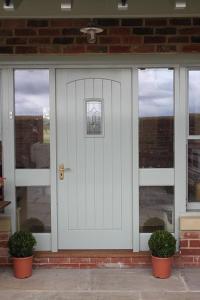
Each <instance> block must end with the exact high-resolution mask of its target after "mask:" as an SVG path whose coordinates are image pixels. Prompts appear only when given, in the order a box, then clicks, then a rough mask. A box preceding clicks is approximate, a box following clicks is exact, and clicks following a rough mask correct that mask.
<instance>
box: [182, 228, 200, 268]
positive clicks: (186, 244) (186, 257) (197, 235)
mask: <svg viewBox="0 0 200 300" xmlns="http://www.w3.org/2000/svg"><path fill="white" fill-rule="evenodd" d="M180 255H181V258H182V264H183V265H190V266H200V230H199V231H196V230H195V231H193V230H187V231H181V234H180Z"/></svg>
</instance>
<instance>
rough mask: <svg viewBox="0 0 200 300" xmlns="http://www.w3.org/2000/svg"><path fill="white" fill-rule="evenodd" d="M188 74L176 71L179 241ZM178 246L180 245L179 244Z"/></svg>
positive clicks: (176, 204) (176, 221) (177, 217)
mask: <svg viewBox="0 0 200 300" xmlns="http://www.w3.org/2000/svg"><path fill="white" fill-rule="evenodd" d="M185 84H186V72H185V68H183V67H181V68H180V69H177V70H175V123H174V124H175V139H174V141H175V156H174V161H175V195H174V196H175V198H174V199H175V237H176V239H177V240H178V239H179V217H180V215H181V214H183V213H185V212H186V157H187V156H186V86H185ZM177 245H178V243H177Z"/></svg>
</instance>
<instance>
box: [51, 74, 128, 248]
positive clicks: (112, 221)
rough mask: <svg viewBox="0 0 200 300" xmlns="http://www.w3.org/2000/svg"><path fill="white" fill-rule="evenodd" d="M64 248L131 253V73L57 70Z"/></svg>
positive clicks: (60, 215) (60, 235)
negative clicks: (124, 250)
mask: <svg viewBox="0 0 200 300" xmlns="http://www.w3.org/2000/svg"><path fill="white" fill-rule="evenodd" d="M56 86H57V89H56V99H57V146H58V157H57V163H58V166H57V167H58V168H59V166H60V165H62V164H63V165H64V178H60V175H62V174H59V172H58V246H59V249H132V125H131V124H132V122H131V117H132V113H131V71H130V70H128V69H122V70H121V69H95V70H94V69H81V70H80V69H77V70H76V69H68V70H57V74H56Z"/></svg>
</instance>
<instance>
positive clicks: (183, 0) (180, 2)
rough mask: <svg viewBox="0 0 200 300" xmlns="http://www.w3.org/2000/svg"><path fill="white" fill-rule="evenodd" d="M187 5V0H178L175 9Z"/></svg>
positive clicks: (183, 7)
mask: <svg viewBox="0 0 200 300" xmlns="http://www.w3.org/2000/svg"><path fill="white" fill-rule="evenodd" d="M186 7H187V1H186V0H176V1H175V9H185V8H186Z"/></svg>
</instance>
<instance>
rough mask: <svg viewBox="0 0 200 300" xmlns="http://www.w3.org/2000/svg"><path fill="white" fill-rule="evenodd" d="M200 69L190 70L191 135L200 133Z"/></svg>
mask: <svg viewBox="0 0 200 300" xmlns="http://www.w3.org/2000/svg"><path fill="white" fill-rule="evenodd" d="M199 99H200V71H198V70H191V71H189V135H200V101H199Z"/></svg>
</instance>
